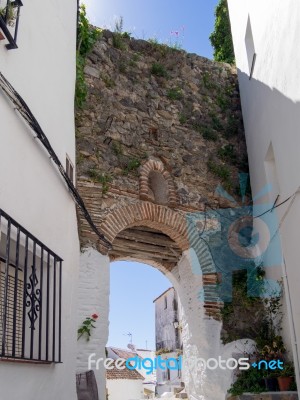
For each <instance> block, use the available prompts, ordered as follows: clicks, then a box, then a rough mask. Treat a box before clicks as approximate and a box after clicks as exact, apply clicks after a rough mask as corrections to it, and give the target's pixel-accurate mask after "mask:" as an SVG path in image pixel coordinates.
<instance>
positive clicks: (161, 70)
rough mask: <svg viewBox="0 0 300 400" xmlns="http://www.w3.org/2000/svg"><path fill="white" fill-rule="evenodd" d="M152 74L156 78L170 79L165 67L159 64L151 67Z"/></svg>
mask: <svg viewBox="0 0 300 400" xmlns="http://www.w3.org/2000/svg"><path fill="white" fill-rule="evenodd" d="M151 74H152V75H156V76H161V77H163V78H167V77H168V73H167V71H166V69H165V67H164V66H163V65H161V64H159V63H153V64H152V67H151Z"/></svg>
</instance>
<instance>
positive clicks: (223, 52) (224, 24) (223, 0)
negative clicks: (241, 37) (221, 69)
mask: <svg viewBox="0 0 300 400" xmlns="http://www.w3.org/2000/svg"><path fill="white" fill-rule="evenodd" d="M215 16H216V19H215V30H214V31H213V32H212V34H211V35H210V37H209V39H210V42H211V44H212V46H213V48H214V59H215V60H216V61H221V62H227V63H229V64H234V62H235V57H234V50H233V43H232V35H231V28H230V19H229V11H228V5H227V0H220V1H219V4H218V5H217V7H216V10H215Z"/></svg>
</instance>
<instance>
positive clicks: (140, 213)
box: [100, 202, 190, 251]
mask: <svg viewBox="0 0 300 400" xmlns="http://www.w3.org/2000/svg"><path fill="white" fill-rule="evenodd" d="M133 226H148V227H149V228H153V229H157V230H159V231H161V232H163V233H164V234H166V235H168V236H169V237H170V238H171V239H172V240H174V242H175V243H176V244H177V245H178V247H179V248H180V249H181V250H182V251H184V250H187V249H188V248H189V247H190V243H189V239H188V236H189V235H188V230H187V224H186V220H185V218H184V217H183V216H182V215H181V214H179V213H177V212H175V211H173V210H171V209H169V208H167V207H164V206H160V205H157V204H153V203H149V202H142V203H138V204H134V205H131V206H125V207H122V208H118V209H116V210H115V211H113V212H112V213H110V214H109V216H108V217H107V218H106V220H105V221H104V222H103V223H102V224H101V225H100V229H101V232H102V233H103V234H104V236H105V237H106V238H107V240H109V241H110V242H111V243H113V241H114V239H115V237H116V236H117V235H118V233H120V232H121V231H123V230H125V229H127V228H131V227H133Z"/></svg>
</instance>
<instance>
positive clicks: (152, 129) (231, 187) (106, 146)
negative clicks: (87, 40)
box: [76, 31, 247, 222]
mask: <svg viewBox="0 0 300 400" xmlns="http://www.w3.org/2000/svg"><path fill="white" fill-rule="evenodd" d="M113 43H114V39H113V34H112V33H111V32H109V31H104V34H103V37H102V39H101V40H99V41H98V42H97V44H96V46H95V48H94V50H93V52H92V53H91V54H90V55H89V58H88V60H87V65H86V67H85V73H86V75H85V76H86V81H87V84H88V98H87V102H86V105H85V107H84V108H83V109H82V110H78V112H77V117H76V122H77V131H76V132H77V163H78V170H77V174H78V180H79V189H80V188H81V186H82V185H83V186H84V185H85V182H86V181H94V182H97V183H99V184H100V185H101V187H102V192H103V193H102V197H103V200H102V202H101V203H102V204H101V209H100V210H98V212H99V213H98V216H99V217H100V222H101V219H103V218H104V217H105V215H106V213H107V211H108V210H109V209H112V208H115V207H116V205H115V201H114V200H113V199H114V198H116V196H118V198H119V200H120V201H121V199H120V197H122V198H125V202H126V203H127V204H128V202H129V203H132V202H135V201H136V198H139V179H138V168H139V166H140V165H143V164H145V163H146V162H147V161H148V160H149V159H157V160H160V161H161V162H162V163H163V165H164V169H165V171H166V174H167V173H168V174H169V175H170V176H171V177H172V179H173V181H174V185H175V193H174V196H173V199H172V206H173V207H174V205H175V204H176V205H177V208H179V209H183V210H184V211H186V210H188V211H194V210H199V208H200V209H201V205H202V204H203V202H204V201H206V200H208V201H209V202H210V203H211V204H213V205H214V206H222V205H223V202H224V200H223V199H222V198H221V199H220V198H219V197H218V196H216V194H215V189H216V187H217V186H218V185H219V184H222V185H223V186H224V187H225V189H227V190H228V191H229V192H230V193H231V194H233V195H236V194H237V193H238V192H237V187H238V172H239V171H241V170H245V168H247V157H246V148H245V142H244V133H243V125H242V117H241V110H240V101H239V92H238V82H237V76H236V71H235V69H234V68H233V67H231V66H229V65H227V64H220V63H216V62H213V61H210V60H208V59H205V58H203V57H199V56H197V55H195V54H187V53H185V52H184V51H177V50H174V49H170V48H168V47H167V46H163V45H158V44H151V43H148V42H146V41H143V40H133V39H131V40H129V39H123V38H122V47H121V49H119V48H116V47H114V46H113ZM123 46H124V47H123Z"/></svg>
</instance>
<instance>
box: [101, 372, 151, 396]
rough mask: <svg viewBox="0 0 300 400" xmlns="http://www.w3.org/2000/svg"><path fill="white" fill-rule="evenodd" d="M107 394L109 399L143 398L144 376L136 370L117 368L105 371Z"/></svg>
mask: <svg viewBox="0 0 300 400" xmlns="http://www.w3.org/2000/svg"><path fill="white" fill-rule="evenodd" d="M106 379H107V381H106V382H107V383H106V384H107V396H108V399H109V400H141V399H143V398H144V389H143V380H144V377H143V376H142V375H141V374H139V373H138V371H137V370H135V369H133V370H130V369H128V368H126V367H125V368H124V369H118V368H116V366H114V368H112V369H108V370H107V371H106Z"/></svg>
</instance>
